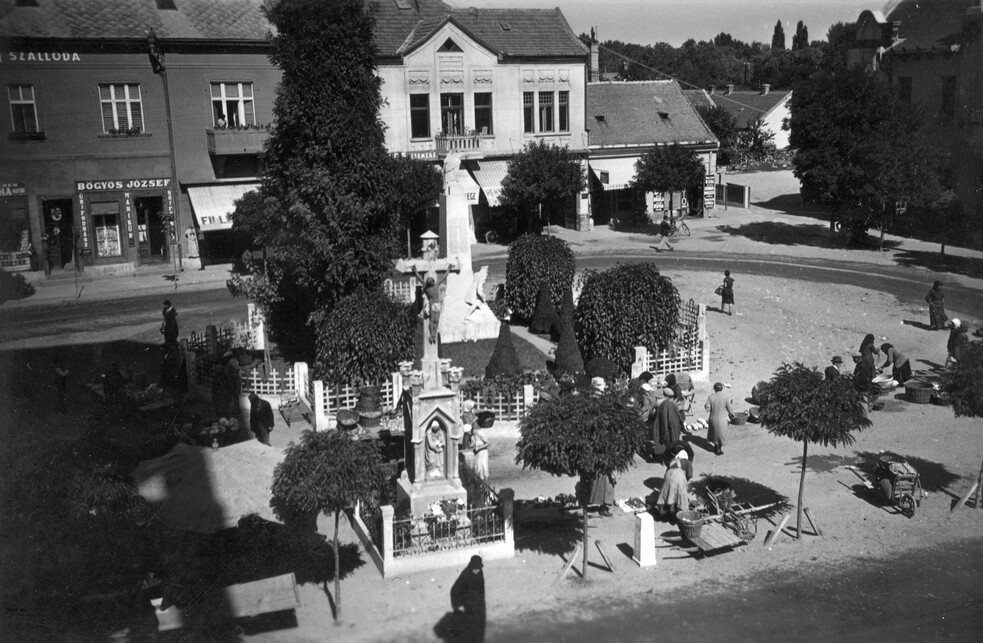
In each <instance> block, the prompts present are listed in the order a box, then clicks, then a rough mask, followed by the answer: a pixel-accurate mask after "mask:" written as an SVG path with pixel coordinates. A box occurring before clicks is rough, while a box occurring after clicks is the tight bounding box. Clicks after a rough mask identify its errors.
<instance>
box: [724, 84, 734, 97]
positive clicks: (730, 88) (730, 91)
mask: <svg viewBox="0 0 983 643" xmlns="http://www.w3.org/2000/svg"><path fill="white" fill-rule="evenodd" d="M733 93H734V86H733V85H727V94H726V95H727V96H730V95H731V94H733Z"/></svg>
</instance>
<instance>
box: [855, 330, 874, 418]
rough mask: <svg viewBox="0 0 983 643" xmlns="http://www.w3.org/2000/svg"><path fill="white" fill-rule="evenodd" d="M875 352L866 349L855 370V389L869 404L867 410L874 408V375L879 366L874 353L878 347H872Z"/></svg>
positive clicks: (861, 354)
mask: <svg viewBox="0 0 983 643" xmlns="http://www.w3.org/2000/svg"><path fill="white" fill-rule="evenodd" d="M871 348H873V350H870V349H869V348H868V349H865V350H863V351H861V353H860V360H859V361H858V362H857V366H856V368H854V369H853V387H854V388H855V389H857V391H859V392H860V393H861V394H862V395H863V396H864V399H865V400H866V402H867V409H868V410H870V409H871V408H872V397H874V374H875V373H876V371H877V366H876V364H875V363H874V351H876V350H877V347H876V346H871Z"/></svg>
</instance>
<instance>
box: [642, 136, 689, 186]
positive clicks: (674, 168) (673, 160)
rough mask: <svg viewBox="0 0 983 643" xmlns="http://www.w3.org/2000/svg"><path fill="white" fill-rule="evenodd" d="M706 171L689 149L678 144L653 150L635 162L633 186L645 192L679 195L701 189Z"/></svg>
mask: <svg viewBox="0 0 983 643" xmlns="http://www.w3.org/2000/svg"><path fill="white" fill-rule="evenodd" d="M704 176H706V168H705V167H704V165H703V161H701V160H700V158H699V157H698V156H697V155H696V153H695V152H693V151H692V150H690V149H687V148H685V147H682V146H681V145H678V144H673V145H666V146H660V147H656V148H653V149H652V150H650V151H648V152H646V153H645V154H644V155H642V157H641V158H640V159H638V161H637V162H636V163H635V176H634V178H633V179H632V187H634V188H636V189H639V190H645V191H646V192H679V191H683V190H687V189H689V188H693V187H702V186H703V178H704Z"/></svg>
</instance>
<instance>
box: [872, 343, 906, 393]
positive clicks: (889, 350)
mask: <svg viewBox="0 0 983 643" xmlns="http://www.w3.org/2000/svg"><path fill="white" fill-rule="evenodd" d="M881 352H882V353H884V357H885V360H884V363H883V364H882V365H881V367H880V369H878V370H881V371H882V370H884V369H885V368H887V367H888V364H890V365H892V366H893V368H892V369H891V379H893V380H896V381H897V382H898V384H904V383H905V382H907V381H908V380H910V379H911V363H910V362H909V361H908V356H907V355H905V354H904V353H902V352H901V351H899V350H898V349H897V348H895V347H894V346H893V345H892V344H889V343H887V342H885V343H883V344H881Z"/></svg>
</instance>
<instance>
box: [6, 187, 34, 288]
mask: <svg viewBox="0 0 983 643" xmlns="http://www.w3.org/2000/svg"><path fill="white" fill-rule="evenodd" d="M0 269H2V270H5V271H7V272H18V271H23V270H37V269H38V259H37V251H36V250H35V248H34V239H33V238H32V235H31V220H30V217H29V216H28V208H27V186H26V185H25V184H23V183H0Z"/></svg>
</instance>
